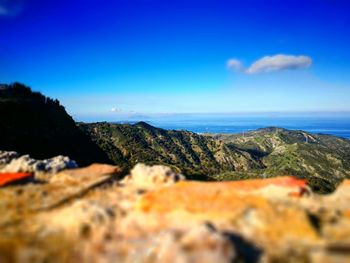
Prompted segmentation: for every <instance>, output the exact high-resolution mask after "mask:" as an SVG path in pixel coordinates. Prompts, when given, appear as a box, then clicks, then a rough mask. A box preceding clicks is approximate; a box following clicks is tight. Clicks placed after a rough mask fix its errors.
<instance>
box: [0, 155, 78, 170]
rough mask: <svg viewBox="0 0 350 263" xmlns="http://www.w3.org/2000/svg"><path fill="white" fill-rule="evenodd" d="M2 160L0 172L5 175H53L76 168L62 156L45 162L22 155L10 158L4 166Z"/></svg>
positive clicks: (75, 165)
mask: <svg viewBox="0 0 350 263" xmlns="http://www.w3.org/2000/svg"><path fill="white" fill-rule="evenodd" d="M3 153H4V152H3ZM10 153H11V152H10ZM7 156H8V155H7ZM16 156H18V155H16ZM4 159H5V158H4ZM4 159H2V162H3V167H2V168H1V169H0V172H5V173H6V172H7V173H16V172H27V173H52V174H54V173H58V172H59V171H61V170H64V169H73V168H77V167H78V165H77V163H76V162H75V161H74V160H71V159H69V157H67V156H62V155H59V156H56V157H53V158H50V159H46V160H35V159H33V158H31V157H30V156H29V155H23V156H20V157H14V158H12V159H11V161H10V162H8V163H6V164H5V161H6V159H5V160H4ZM8 160H9V159H8Z"/></svg>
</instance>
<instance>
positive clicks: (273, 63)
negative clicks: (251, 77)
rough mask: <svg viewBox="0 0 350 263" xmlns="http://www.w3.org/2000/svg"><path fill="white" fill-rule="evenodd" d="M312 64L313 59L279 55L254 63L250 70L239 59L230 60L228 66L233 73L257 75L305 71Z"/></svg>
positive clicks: (266, 57)
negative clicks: (273, 72) (297, 70)
mask: <svg viewBox="0 0 350 263" xmlns="http://www.w3.org/2000/svg"><path fill="white" fill-rule="evenodd" d="M311 64H312V59H311V58H310V57H308V56H294V55H284V54H278V55H274V56H265V57H263V58H260V59H258V60H256V61H255V62H253V64H252V65H250V67H248V68H244V66H243V65H242V63H241V62H240V61H239V60H237V59H229V60H228V61H227V63H226V66H227V68H228V69H230V70H233V71H243V72H244V73H247V74H256V73H262V72H271V71H281V70H296V69H303V68H308V67H310V66H311Z"/></svg>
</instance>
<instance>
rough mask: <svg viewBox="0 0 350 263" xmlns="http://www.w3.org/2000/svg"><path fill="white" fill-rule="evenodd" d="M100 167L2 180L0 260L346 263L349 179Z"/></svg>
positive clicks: (25, 262) (23, 262)
mask: <svg viewBox="0 0 350 263" xmlns="http://www.w3.org/2000/svg"><path fill="white" fill-rule="evenodd" d="M121 176H122V172H121V170H120V169H119V168H118V167H115V166H109V165H101V164H95V165H92V166H89V167H85V168H78V169H66V170H63V171H61V172H59V173H54V174H52V175H51V176H49V177H46V180H43V181H42V182H41V183H40V184H31V183H29V184H23V185H8V186H7V187H2V188H1V187H0V213H1V215H2V216H1V217H0V228H1V233H2V234H1V235H0V259H1V262H4V263H7V262H11V263H12V262H15V263H17V262H18V263H29V262H68V263H70V262H189V263H190V262H311V263H316V262H317V263H318V262H347V261H349V260H350V253H349V250H350V245H349V244H350V239H349V237H350V213H349V211H350V206H349V204H350V195H349V190H350V183H349V182H348V181H344V182H343V183H342V184H341V185H340V186H339V187H338V189H337V190H336V191H335V192H334V193H333V194H330V195H318V194H316V193H313V192H311V190H310V189H309V187H308V185H307V182H306V181H304V180H300V179H295V178H293V177H278V178H271V179H259V180H254V179H253V180H244V181H237V182H198V181H197V182H196V181H187V180H184V178H183V176H182V175H180V174H178V173H177V172H174V171H172V170H171V169H170V168H168V167H164V166H146V165H143V164H138V165H137V166H136V167H134V169H133V170H132V171H131V173H130V175H127V176H125V177H124V178H122V177H121Z"/></svg>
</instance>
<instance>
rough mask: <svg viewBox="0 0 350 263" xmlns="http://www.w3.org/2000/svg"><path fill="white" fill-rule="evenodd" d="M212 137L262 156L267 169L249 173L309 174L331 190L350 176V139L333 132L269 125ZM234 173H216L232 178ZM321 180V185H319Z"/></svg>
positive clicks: (310, 177)
mask: <svg viewBox="0 0 350 263" xmlns="http://www.w3.org/2000/svg"><path fill="white" fill-rule="evenodd" d="M211 137H212V138H214V139H216V140H220V141H223V142H224V143H225V144H227V145H228V146H231V147H237V148H239V149H240V150H242V151H247V152H249V153H250V154H251V155H252V156H254V157H255V158H257V159H259V160H261V162H262V163H263V165H264V166H265V168H264V169H259V170H255V171H251V173H250V176H251V177H256V176H261V174H264V175H265V176H268V177H270V176H276V175H294V176H298V177H300V178H309V179H311V181H312V182H313V184H314V186H315V187H320V188H323V189H324V190H327V189H328V190H332V189H333V187H334V185H336V184H337V183H338V182H340V181H341V180H343V179H344V178H350V140H348V139H343V138H338V137H335V136H330V135H322V134H310V133H307V132H304V131H291V130H286V129H282V128H276V127H269V128H264V129H259V130H256V131H251V132H248V133H245V134H244V135H242V134H229V135H228V134H217V135H212V136H211ZM234 177H237V174H235V173H231V174H230V173H226V174H221V175H217V176H215V178H216V179H225V180H227V179H231V178H234ZM318 184H320V185H318Z"/></svg>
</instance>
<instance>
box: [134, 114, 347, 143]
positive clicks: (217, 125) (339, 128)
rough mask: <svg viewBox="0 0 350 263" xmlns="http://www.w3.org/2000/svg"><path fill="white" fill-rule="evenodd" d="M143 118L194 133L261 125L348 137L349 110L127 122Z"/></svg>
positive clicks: (234, 130)
mask: <svg viewBox="0 0 350 263" xmlns="http://www.w3.org/2000/svg"><path fill="white" fill-rule="evenodd" d="M137 121H145V122H147V123H149V124H150V125H152V126H155V127H159V128H163V129H167V130H188V131H192V132H196V133H243V132H248V131H252V130H256V129H259V128H265V127H282V128H286V129H290V130H303V131H307V132H310V133H320V134H328V135H335V136H338V137H342V138H347V139H350V114H347V113H344V114H339V113H338V114H324V113H323V114H314V113H313V114H299V115H295V114H294V115H291V114H278V113H275V114H274V113H269V114H256V115H249V114H239V115H237V114H176V115H172V114H168V115H167V114H164V115H159V116H140V118H138V119H137V118H136V119H134V120H130V119H129V120H128V121H127V122H129V123H135V122H137Z"/></svg>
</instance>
